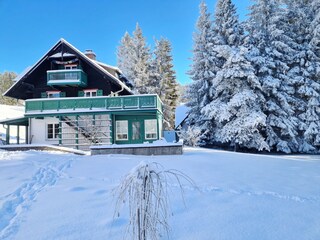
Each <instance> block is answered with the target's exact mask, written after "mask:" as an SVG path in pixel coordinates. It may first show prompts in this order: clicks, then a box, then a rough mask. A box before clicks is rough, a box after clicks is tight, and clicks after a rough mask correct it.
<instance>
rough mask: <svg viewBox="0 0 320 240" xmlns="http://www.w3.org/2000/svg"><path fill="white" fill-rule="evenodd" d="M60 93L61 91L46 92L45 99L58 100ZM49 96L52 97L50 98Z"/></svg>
mask: <svg viewBox="0 0 320 240" xmlns="http://www.w3.org/2000/svg"><path fill="white" fill-rule="evenodd" d="M60 93H61V91H47V98H60ZM50 95H51V96H53V97H50ZM55 95H56V96H55Z"/></svg>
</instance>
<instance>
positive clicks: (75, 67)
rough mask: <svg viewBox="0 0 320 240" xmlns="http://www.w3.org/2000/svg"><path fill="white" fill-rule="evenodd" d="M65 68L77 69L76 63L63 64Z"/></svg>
mask: <svg viewBox="0 0 320 240" xmlns="http://www.w3.org/2000/svg"><path fill="white" fill-rule="evenodd" d="M64 68H65V69H77V68H78V66H77V65H64Z"/></svg>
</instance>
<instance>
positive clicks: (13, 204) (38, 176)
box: [0, 160, 72, 239]
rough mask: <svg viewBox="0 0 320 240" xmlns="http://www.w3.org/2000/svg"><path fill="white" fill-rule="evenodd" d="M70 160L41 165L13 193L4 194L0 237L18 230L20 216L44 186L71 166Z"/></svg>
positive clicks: (0, 213)
mask: <svg viewBox="0 0 320 240" xmlns="http://www.w3.org/2000/svg"><path fill="white" fill-rule="evenodd" d="M71 163H72V160H68V161H67V162H65V163H63V164H60V165H58V166H56V164H57V163H56V162H55V161H51V162H49V163H48V164H47V165H45V166H42V167H40V168H39V170H38V171H37V172H36V173H35V174H34V176H33V177H32V178H31V179H30V180H29V181H27V182H26V183H24V184H22V185H21V186H20V187H19V188H17V189H16V190H15V191H14V192H13V193H11V194H10V195H8V196H5V197H4V198H5V200H4V204H3V205H2V207H1V208H0V216H1V217H0V239H6V238H7V237H8V236H11V237H12V235H13V234H14V233H15V232H17V231H18V227H19V222H20V221H21V216H22V214H23V213H24V212H25V211H28V209H30V208H31V207H32V202H33V201H35V200H36V197H37V195H38V194H39V193H40V192H41V191H43V190H44V189H45V188H46V187H50V186H53V185H54V184H55V183H56V182H57V181H58V179H59V178H60V177H61V176H63V172H64V171H65V170H66V169H67V168H70V167H71Z"/></svg>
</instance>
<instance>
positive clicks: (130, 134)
mask: <svg viewBox="0 0 320 240" xmlns="http://www.w3.org/2000/svg"><path fill="white" fill-rule="evenodd" d="M158 118H159V115H158V114H156V113H154V114H149V115H137V116H133V115H115V116H114V121H113V131H112V132H113V139H114V143H116V144H133V143H144V142H153V141H155V140H158V139H160V137H161V133H160V132H159V127H157V138H156V139H146V138H145V120H148V119H150V120H151V119H154V120H157V121H159V119H158ZM119 120H120V121H121V120H126V121H128V140H117V139H116V121H119ZM134 122H139V123H140V137H141V138H140V139H133V123H134ZM161 124H162V123H161Z"/></svg>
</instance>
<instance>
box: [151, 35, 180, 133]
mask: <svg viewBox="0 0 320 240" xmlns="http://www.w3.org/2000/svg"><path fill="white" fill-rule="evenodd" d="M171 51H172V48H171V43H170V41H169V40H168V39H165V38H161V39H160V40H158V41H156V46H155V49H154V59H153V61H152V64H151V65H152V71H151V75H152V77H151V78H150V85H151V86H152V89H150V90H149V92H150V93H156V94H158V96H159V97H160V99H161V101H162V102H163V104H164V112H163V115H164V120H165V123H164V129H173V128H174V124H175V114H174V113H175V109H176V106H177V101H178V98H179V86H178V83H177V81H176V76H175V74H176V73H175V71H174V69H173V59H172V54H171Z"/></svg>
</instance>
